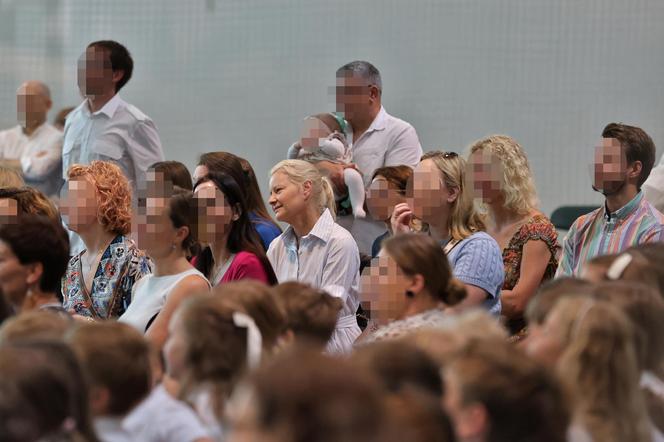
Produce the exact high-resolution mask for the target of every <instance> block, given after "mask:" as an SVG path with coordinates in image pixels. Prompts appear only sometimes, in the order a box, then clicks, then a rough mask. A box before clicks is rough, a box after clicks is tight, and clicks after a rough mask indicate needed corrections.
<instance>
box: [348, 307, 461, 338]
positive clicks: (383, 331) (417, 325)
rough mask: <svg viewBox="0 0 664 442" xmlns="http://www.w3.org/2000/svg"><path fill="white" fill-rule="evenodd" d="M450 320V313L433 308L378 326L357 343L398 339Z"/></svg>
mask: <svg viewBox="0 0 664 442" xmlns="http://www.w3.org/2000/svg"><path fill="white" fill-rule="evenodd" d="M452 321H453V319H452V318H451V317H450V315H448V314H446V313H445V312H443V311H442V310H441V309H438V308H434V309H431V310H427V311H424V312H422V313H418V314H417V315H413V316H409V317H407V318H404V319H399V320H396V321H393V322H390V323H389V324H387V325H385V326H383V327H378V328H377V329H376V330H375V331H373V332H372V333H371V334H369V335H367V336H366V338H364V339H362V341H360V342H358V343H357V344H358V345H365V344H369V343H371V342H377V341H390V340H394V339H400V338H403V337H404V336H407V335H409V334H411V333H414V332H416V331H419V330H422V329H429V328H445V327H449V326H450V325H451V324H453V322H452Z"/></svg>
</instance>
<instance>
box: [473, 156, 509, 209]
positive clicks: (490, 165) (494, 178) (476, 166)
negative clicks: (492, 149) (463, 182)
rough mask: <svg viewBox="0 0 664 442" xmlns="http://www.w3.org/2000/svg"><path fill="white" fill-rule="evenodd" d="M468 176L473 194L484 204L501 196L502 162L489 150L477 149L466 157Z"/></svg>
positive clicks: (495, 200)
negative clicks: (471, 183)
mask: <svg viewBox="0 0 664 442" xmlns="http://www.w3.org/2000/svg"><path fill="white" fill-rule="evenodd" d="M468 168H469V170H468V176H469V177H470V178H471V180H472V182H473V194H474V196H475V197H476V198H479V199H480V200H481V201H482V202H484V203H486V204H491V203H492V202H498V201H499V200H500V199H501V197H502V191H501V182H502V174H503V171H502V163H501V162H500V160H499V159H498V158H496V157H495V156H494V155H492V154H491V153H489V152H485V151H483V150H478V151H476V152H475V153H473V154H472V155H470V158H469V159H468Z"/></svg>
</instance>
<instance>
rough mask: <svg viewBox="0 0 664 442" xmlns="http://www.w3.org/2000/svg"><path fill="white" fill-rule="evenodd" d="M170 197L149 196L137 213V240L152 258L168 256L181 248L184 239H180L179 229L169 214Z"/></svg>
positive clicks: (140, 246)
mask: <svg viewBox="0 0 664 442" xmlns="http://www.w3.org/2000/svg"><path fill="white" fill-rule="evenodd" d="M169 203H170V198H166V197H148V198H146V199H145V203H144V205H141V206H139V208H138V215H137V226H136V232H137V238H136V239H137V242H138V247H139V248H140V249H143V250H145V251H146V252H147V254H148V255H150V257H151V258H161V257H164V256H168V255H169V254H170V253H171V252H172V251H173V250H174V247H173V246H175V249H177V250H180V248H181V243H182V239H181V238H180V239H179V240H178V230H179V229H176V228H175V227H174V226H173V222H172V221H171V218H170V216H169V207H168V206H169Z"/></svg>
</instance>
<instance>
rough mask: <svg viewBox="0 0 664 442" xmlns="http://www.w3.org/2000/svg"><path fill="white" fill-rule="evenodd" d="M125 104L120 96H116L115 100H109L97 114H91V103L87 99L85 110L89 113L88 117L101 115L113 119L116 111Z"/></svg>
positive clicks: (114, 96)
mask: <svg viewBox="0 0 664 442" xmlns="http://www.w3.org/2000/svg"><path fill="white" fill-rule="evenodd" d="M122 104H124V101H123V100H122V98H120V94H115V95H113V98H111V99H110V100H108V102H107V103H106V104H105V105H104V106H103V107H102V108H101V109H99V110H98V111H97V112H90V105H89V102H88V101H87V99H86V102H85V103H84V105H85V107H84V108H85V110H86V111H87V113H88V115H100V114H104V115H106V116H107V117H108V118H113V115H115V111H117V110H118V108H119V107H120V105H122Z"/></svg>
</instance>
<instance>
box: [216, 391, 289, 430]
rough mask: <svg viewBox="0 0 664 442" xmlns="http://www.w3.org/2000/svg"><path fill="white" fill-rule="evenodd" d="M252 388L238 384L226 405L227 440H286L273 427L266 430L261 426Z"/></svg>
mask: <svg viewBox="0 0 664 442" xmlns="http://www.w3.org/2000/svg"><path fill="white" fill-rule="evenodd" d="M256 401H257V399H256V397H255V394H254V393H253V390H252V389H251V388H250V387H249V386H245V385H240V386H239V387H238V388H237V389H236V390H235V392H234V393H233V396H232V398H231V402H230V403H229V406H227V407H226V410H225V412H226V418H227V420H228V424H229V430H230V431H229V435H228V438H227V439H226V440H227V441H228V442H281V441H284V440H287V439H286V438H283V437H280V436H279V435H278V434H277V433H278V432H277V431H275V429H274V428H271V429H270V431H266V430H264V429H262V428H261V425H260V422H259V418H258V406H259V405H258V403H257V402H256Z"/></svg>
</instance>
